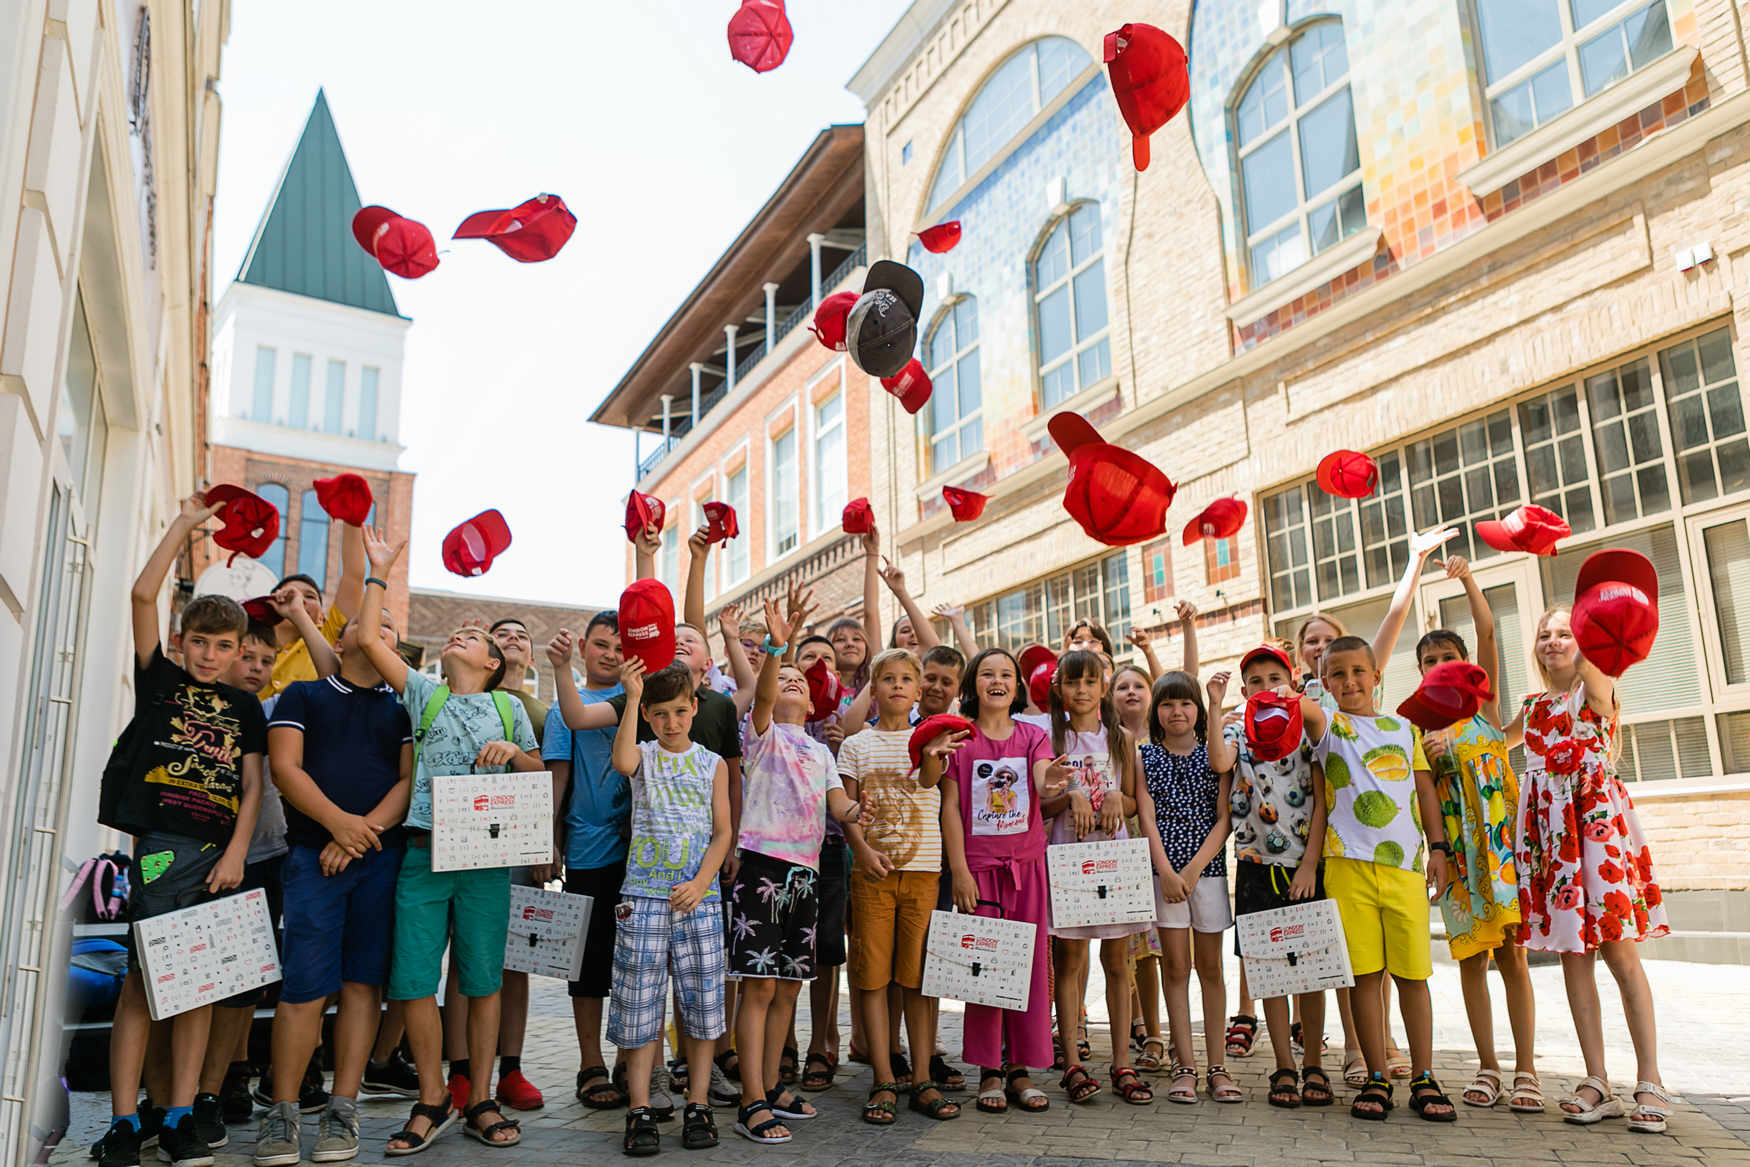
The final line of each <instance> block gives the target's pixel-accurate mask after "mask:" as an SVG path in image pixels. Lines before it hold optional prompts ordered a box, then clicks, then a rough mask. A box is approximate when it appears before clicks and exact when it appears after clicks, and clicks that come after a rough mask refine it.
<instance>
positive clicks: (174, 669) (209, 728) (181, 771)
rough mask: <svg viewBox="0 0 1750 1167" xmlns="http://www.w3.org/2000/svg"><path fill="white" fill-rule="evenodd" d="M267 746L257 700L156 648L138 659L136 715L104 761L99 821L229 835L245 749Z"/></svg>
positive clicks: (221, 838) (217, 838) (137, 828)
mask: <svg viewBox="0 0 1750 1167" xmlns="http://www.w3.org/2000/svg"><path fill="white" fill-rule="evenodd" d="M266 753H267V718H266V717H265V716H263V715H262V712H261V702H259V701H257V700H256V699H255V698H254V697H253V696H251V695H250V694H248V693H245V692H244V691H243V690H241V689H235V688H232V687H231V686H230V685H205V684H202V683H200V682H199V681H196V680H195V679H194V678H193V677H192V676H190V675H189V674H188V672H187V671H185V670H184V669H182V668H180V667H178V666H177V665H175V664H173V663H171V661H170V660H169V658H167V657H166V656H165V655H164V652H163V650H162V649H159V650H157V651H155V652H154V653H153V654H152V660H151V662H150V663H149V664H147V665H146V667H144V668H140V667H139V666H138V662H137V661H136V662H135V669H134V719H133V721H131V722H130V723H129V724H128V726H127V728H126V729H124V730H123V731H122V735H121V738H120V739H119V740H118V741H117V742H116V748H115V752H114V753H113V754H112V755H111V757H110V763H109V765H108V766H106V767H105V768H104V772H103V784H102V789H101V793H100V795H99V798H98V815H97V821H98V822H100V823H102V824H103V825H104V826H106V827H113V828H114V829H115V830H118V831H122V832H125V833H127V834H130V835H143V834H146V833H147V832H148V831H163V832H168V833H170V834H174V835H181V836H183V837H185V838H189V839H199V840H201V841H203V842H208V843H229V842H230V841H231V830H232V828H233V827H235V826H236V824H237V806H238V804H239V802H241V800H242V794H243V757H244V755H245V754H261V755H264V756H265V755H266Z"/></svg>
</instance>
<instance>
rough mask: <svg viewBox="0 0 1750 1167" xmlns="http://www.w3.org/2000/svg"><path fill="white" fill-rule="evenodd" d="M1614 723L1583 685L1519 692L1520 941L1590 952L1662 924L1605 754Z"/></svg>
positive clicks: (1642, 851) (1654, 933) (1624, 798)
mask: <svg viewBox="0 0 1750 1167" xmlns="http://www.w3.org/2000/svg"><path fill="white" fill-rule="evenodd" d="M1616 732H1617V724H1616V719H1615V718H1611V719H1609V720H1606V719H1605V718H1602V717H1600V716H1599V715H1598V714H1597V713H1595V712H1594V711H1593V709H1592V707H1591V706H1590V705H1588V704H1587V703H1586V699H1585V690H1584V688H1583V687H1576V688H1575V689H1574V691H1573V692H1571V693H1568V694H1559V693H1539V694H1537V695H1536V696H1535V697H1527V698H1526V699H1525V773H1524V775H1522V776H1521V779H1520V785H1519V839H1518V842H1517V844H1516V847H1515V850H1516V852H1517V856H1518V866H1519V914H1520V918H1521V920H1522V921H1523V923H1522V924H1521V926H1520V929H1519V943H1520V944H1521V945H1522V946H1523V947H1526V948H1532V949H1536V950H1538V951H1540V952H1592V951H1594V950H1595V949H1597V947H1598V946H1599V945H1600V944H1603V943H1605V942H1607V941H1614V940H1635V941H1640V940H1651V939H1656V938H1657V937H1660V936H1663V935H1665V934H1666V933H1667V932H1668V931H1670V928H1669V927H1668V926H1667V924H1666V922H1665V907H1664V897H1663V896H1662V895H1661V894H1660V892H1659V884H1658V882H1657V880H1655V879H1654V878H1653V857H1652V854H1651V852H1649V851H1648V850H1647V841H1646V836H1645V835H1643V834H1642V833H1641V824H1640V822H1639V821H1638V820H1637V819H1636V818H1635V808H1634V803H1633V802H1631V801H1630V800H1629V796H1628V791H1627V790H1626V789H1624V788H1623V784H1622V780H1621V779H1620V778H1618V777H1617V776H1616V766H1615V765H1614V764H1613V763H1612V762H1611V757H1610V754H1611V744H1612V742H1613V740H1614V739H1615V737H1616Z"/></svg>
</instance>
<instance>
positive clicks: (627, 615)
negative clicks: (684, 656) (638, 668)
mask: <svg viewBox="0 0 1750 1167" xmlns="http://www.w3.org/2000/svg"><path fill="white" fill-rule="evenodd" d="M619 613H620V648H621V651H623V652H624V653H625V654H626V655H627V656H629V657H636V658H637V659H638V660H641V661H643V662H644V671H645V673H647V674H648V673H654V672H655V671H656V670H657V669H664V668H667V667H668V666H669V665H671V664H673V663H674V597H673V596H672V595H670V594H669V591H668V588H666V587H664V586H663V584H662V581H661V580H656V579H639V580H633V581H632V583H631V585H630V586H628V587H627V588H626V590H625V591H623V592H621V593H620V607H619Z"/></svg>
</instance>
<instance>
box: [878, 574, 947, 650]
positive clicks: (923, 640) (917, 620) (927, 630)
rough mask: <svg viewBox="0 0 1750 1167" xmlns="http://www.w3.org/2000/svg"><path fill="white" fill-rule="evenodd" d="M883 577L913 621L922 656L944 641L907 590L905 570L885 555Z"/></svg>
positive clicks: (907, 616) (907, 617)
mask: <svg viewBox="0 0 1750 1167" xmlns="http://www.w3.org/2000/svg"><path fill="white" fill-rule="evenodd" d="M881 578H882V580H884V581H885V582H886V584H887V587H888V589H889V590H891V591H892V592H893V596H894V598H895V599H896V600H898V601H899V606H900V607H901V608H902V609H904V610H905V616H906V619H908V620H910V621H911V630H912V633H913V634H914V635H915V636H917V638H918V655H919V656H922V655H923V654H924V653H926V652H928V651H930V649H932V648H934V647H936V646H937V645H938V644H940V643H942V638H941V637H940V636H937V635H936V628H935V626H934V625H933V624H931V623H930V622H929V620H928V619H927V618H926V617H925V616H924V610H923V609H922V608H920V607H918V602H917V601H916V600H914V599H912V596H911V593H910V592H909V591H907V590H906V587H905V572H904V571H902V570H900V568H899V565H898V564H896V563H894V562H892V561H891V560H889V559H888V558H887V557H885V556H883V557H882V559H881Z"/></svg>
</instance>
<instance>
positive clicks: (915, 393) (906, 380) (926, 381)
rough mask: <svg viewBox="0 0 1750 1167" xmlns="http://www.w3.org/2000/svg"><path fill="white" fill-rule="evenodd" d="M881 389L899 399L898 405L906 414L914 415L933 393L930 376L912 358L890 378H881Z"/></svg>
mask: <svg viewBox="0 0 1750 1167" xmlns="http://www.w3.org/2000/svg"><path fill="white" fill-rule="evenodd" d="M881 387H882V388H883V389H885V390H887V391H888V392H889V393H891V394H893V395H894V396H895V397H897V398H899V403H900V405H902V406H904V407H905V411H906V412H907V413H916V412H917V411H918V410H920V409H922V408H923V407H924V406H925V404H927V403H928V402H929V400H930V394H931V393H932V392H934V391H935V384H934V383H933V382H931V380H930V375H929V374H928V373H926V372H925V371H924V363H923V362H922V361H920V360H918V359H917V358H916V357H913V358H912V359H911V360H909V361H907V362H906V363H905V368H903V369H901V370H900V371H899V372H897V373H895V374H894V375H893V376H891V377H883V378H881Z"/></svg>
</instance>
